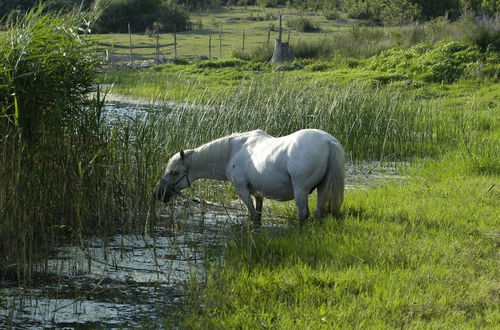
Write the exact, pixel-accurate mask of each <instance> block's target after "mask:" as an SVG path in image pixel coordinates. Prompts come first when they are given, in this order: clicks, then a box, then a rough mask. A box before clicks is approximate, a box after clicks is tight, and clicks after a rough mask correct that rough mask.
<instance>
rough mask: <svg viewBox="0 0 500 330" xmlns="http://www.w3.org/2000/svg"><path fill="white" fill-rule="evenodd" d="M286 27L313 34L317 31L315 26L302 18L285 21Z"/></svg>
mask: <svg viewBox="0 0 500 330" xmlns="http://www.w3.org/2000/svg"><path fill="white" fill-rule="evenodd" d="M286 26H287V27H288V28H290V29H294V30H296V31H299V32H315V31H318V30H319V28H318V27H317V26H315V25H314V24H313V23H312V22H311V21H310V20H309V19H307V18H305V17H303V16H300V17H292V18H290V19H288V20H286Z"/></svg>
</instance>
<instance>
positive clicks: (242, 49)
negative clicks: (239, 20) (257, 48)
mask: <svg viewBox="0 0 500 330" xmlns="http://www.w3.org/2000/svg"><path fill="white" fill-rule="evenodd" d="M241 52H242V53H243V54H245V30H243V47H242V48H241Z"/></svg>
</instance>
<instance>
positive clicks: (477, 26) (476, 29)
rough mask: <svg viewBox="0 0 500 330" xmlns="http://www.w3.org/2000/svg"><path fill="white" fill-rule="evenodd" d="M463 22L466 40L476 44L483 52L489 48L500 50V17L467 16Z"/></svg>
mask: <svg viewBox="0 0 500 330" xmlns="http://www.w3.org/2000/svg"><path fill="white" fill-rule="evenodd" d="M461 23H462V29H463V30H464V34H465V40H467V41H469V42H471V43H473V44H474V45H476V46H477V47H478V48H479V49H480V50H481V51H482V52H485V51H486V50H488V49H491V50H494V51H500V18H498V17H497V18H487V17H482V18H475V17H470V16H466V17H464V18H463V19H462V21H461Z"/></svg>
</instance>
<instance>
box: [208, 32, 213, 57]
mask: <svg viewBox="0 0 500 330" xmlns="http://www.w3.org/2000/svg"><path fill="white" fill-rule="evenodd" d="M208 58H209V59H212V35H210V36H209V37H208Z"/></svg>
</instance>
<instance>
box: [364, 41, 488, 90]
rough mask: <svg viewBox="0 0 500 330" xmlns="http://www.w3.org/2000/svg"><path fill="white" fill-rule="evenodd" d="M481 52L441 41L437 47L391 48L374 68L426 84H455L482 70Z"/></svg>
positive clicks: (420, 45)
mask: <svg viewBox="0 0 500 330" xmlns="http://www.w3.org/2000/svg"><path fill="white" fill-rule="evenodd" d="M482 58H483V56H482V55H481V53H480V52H479V50H478V49H477V48H476V47H474V46H472V45H470V44H466V43H460V42H456V41H451V42H449V41H448V42H447V41H444V42H440V43H438V44H436V45H435V46H429V45H426V44H419V45H416V46H414V47H411V48H409V49H391V50H388V51H385V52H383V53H381V54H380V55H378V56H375V57H374V58H373V59H372V62H371V65H370V68H372V69H376V70H381V71H388V72H391V73H396V74H400V75H402V76H405V75H413V77H416V78H419V79H421V80H423V81H426V82H440V83H452V82H454V81H456V80H457V79H459V78H461V77H462V76H464V75H470V74H471V73H472V72H474V68H479V63H480V60H481V59H482Z"/></svg>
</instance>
